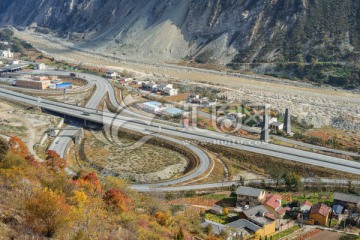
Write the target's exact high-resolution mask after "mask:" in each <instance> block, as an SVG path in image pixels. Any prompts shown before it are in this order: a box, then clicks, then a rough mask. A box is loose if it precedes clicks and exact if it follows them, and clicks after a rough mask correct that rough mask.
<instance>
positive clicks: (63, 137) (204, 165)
mask: <svg viewBox="0 0 360 240" xmlns="http://www.w3.org/2000/svg"><path fill="white" fill-rule="evenodd" d="M1 97H4V98H7V99H10V100H13V101H17V102H23V103H27V104H31V105H34V106H38V107H42V108H45V109H48V110H51V111H54V112H58V113H61V114H66V115H68V116H72V117H76V118H80V119H84V120H89V121H92V122H97V123H104V124H113V125H115V126H119V127H123V128H126V129H129V130H132V131H137V132H140V133H144V132H145V131H147V132H148V130H147V129H146V126H148V125H147V124H149V122H146V121H144V122H141V124H135V125H133V124H128V123H131V121H132V119H131V118H129V120H125V121H124V120H120V119H119V120H118V119H117V116H116V114H112V113H105V112H103V113H102V114H104V116H105V115H106V117H103V116H102V115H101V114H96V120H95V121H93V120H91V119H92V118H91V117H90V116H85V115H83V112H84V111H93V114H95V113H96V110H93V109H88V108H82V107H76V106H72V105H69V104H64V103H58V102H52V101H49V100H42V101H41V102H39V101H37V99H38V98H37V97H31V96H27V95H24V94H20V93H15V92H12V91H9V90H5V89H0V98H1ZM57 104H59V105H60V107H59V108H58V107H56V105H57ZM70 106H72V107H73V109H71V108H69V107H70ZM78 125H80V124H78ZM75 133H76V131H75V130H74V131H72V130H64V131H61V132H60V134H59V136H58V137H57V138H56V139H55V141H54V142H53V144H54V146H53V147H52V150H54V151H57V152H66V148H67V146H68V145H67V144H68V143H69V142H70V141H71V139H72V136H73V135H74V134H75ZM151 135H152V136H154V137H158V138H161V139H163V140H165V141H168V142H173V143H175V144H180V145H182V146H185V147H186V148H188V149H189V150H190V151H192V152H193V153H194V154H195V155H197V156H198V158H199V163H198V167H197V168H196V169H195V170H193V171H191V172H189V173H188V174H186V175H184V176H182V177H180V178H176V179H173V180H169V181H164V182H160V183H154V184H139V185H134V187H133V188H135V189H138V190H142V189H144V190H145V189H149V188H152V189H153V188H159V187H163V186H168V185H173V184H179V183H183V182H185V181H188V180H190V179H193V178H196V177H198V176H200V175H201V174H203V173H205V172H206V171H207V169H208V168H209V167H210V164H211V159H210V158H209V157H208V156H207V154H206V153H205V152H204V151H202V150H201V149H199V148H197V147H196V146H193V145H191V144H188V143H186V142H184V141H181V140H177V139H174V138H171V137H168V136H164V135H161V134H157V133H155V132H153V133H151ZM57 141H59V142H57ZM56 142H57V143H56ZM53 144H52V145H53ZM69 171H70V170H68V172H69ZM70 172H71V171H70Z"/></svg>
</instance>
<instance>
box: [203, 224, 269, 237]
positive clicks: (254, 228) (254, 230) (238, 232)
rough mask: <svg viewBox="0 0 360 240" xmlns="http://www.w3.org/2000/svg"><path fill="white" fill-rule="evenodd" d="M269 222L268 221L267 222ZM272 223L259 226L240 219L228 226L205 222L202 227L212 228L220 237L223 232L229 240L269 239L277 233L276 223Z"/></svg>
mask: <svg viewBox="0 0 360 240" xmlns="http://www.w3.org/2000/svg"><path fill="white" fill-rule="evenodd" d="M265 221H268V220H265ZM270 221H271V224H263V223H262V225H258V224H256V223H254V222H252V221H249V220H247V219H239V220H236V221H234V222H231V223H228V224H220V223H216V222H212V221H209V220H205V221H204V222H203V223H201V225H202V226H203V227H209V226H211V228H212V231H213V233H214V234H215V235H220V234H221V232H223V231H224V232H226V233H227V234H228V238H227V240H232V239H248V238H251V237H252V236H257V237H261V238H263V237H267V236H270V235H273V234H274V233H275V221H272V220H270Z"/></svg>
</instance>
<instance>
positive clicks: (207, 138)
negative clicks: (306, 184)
mask: <svg viewBox="0 0 360 240" xmlns="http://www.w3.org/2000/svg"><path fill="white" fill-rule="evenodd" d="M0 96H1V97H4V98H7V99H11V100H14V101H21V102H24V103H27V104H31V105H35V106H40V107H43V108H45V109H49V110H52V111H55V112H58V113H61V114H66V115H68V116H73V117H76V118H79V119H85V120H89V121H92V122H96V123H104V124H112V125H114V126H117V127H122V128H125V129H130V130H132V131H137V132H144V131H151V132H154V133H156V136H163V135H162V134H166V135H168V136H179V137H182V138H185V139H190V141H199V142H202V143H211V144H217V145H222V146H227V147H230V148H235V149H239V150H245V151H250V152H255V153H259V154H264V155H268V156H273V157H278V158H283V159H286V160H290V161H295V162H300V163H305V164H311V165H315V166H320V167H324V168H329V169H333V170H337V171H343V172H348V173H353V174H359V175H360V163H358V162H355V161H349V160H345V159H341V158H336V157H331V156H326V155H321V154H317V153H311V152H307V151H303V150H298V149H293V148H288V147H283V146H278V145H273V144H265V143H262V142H257V141H254V140H248V139H244V138H240V137H233V136H227V135H225V134H222V133H217V132H212V131H208V130H201V129H197V128H193V129H179V128H176V127H173V126H169V125H165V124H161V123H156V122H153V123H149V122H147V121H144V120H139V119H136V118H133V117H125V116H121V115H116V114H113V113H108V112H96V111H95V110H92V109H88V108H82V107H78V106H72V105H68V104H64V103H58V102H52V101H48V100H44V101H42V102H41V103H39V102H37V101H36V100H37V98H34V97H29V96H27V95H23V94H19V93H14V92H11V91H8V90H3V89H1V90H0ZM84 111H87V112H89V113H90V115H89V116H86V115H83V112H84ZM160 128H161V132H160V133H159V129H160ZM171 139H172V138H171ZM183 143H184V144H185V145H187V144H188V142H187V141H184V142H183ZM164 184H166V183H164ZM164 184H161V185H162V186H163V185H164ZM146 186H149V185H146Z"/></svg>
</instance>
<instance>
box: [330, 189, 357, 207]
mask: <svg viewBox="0 0 360 240" xmlns="http://www.w3.org/2000/svg"><path fill="white" fill-rule="evenodd" d="M334 200H338V201H342V202H348V203H355V204H359V203H360V196H356V195H352V194H345V193H339V192H335V193H334Z"/></svg>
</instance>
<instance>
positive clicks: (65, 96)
mask: <svg viewBox="0 0 360 240" xmlns="http://www.w3.org/2000/svg"><path fill="white" fill-rule="evenodd" d="M65 102H66V88H64V103H65Z"/></svg>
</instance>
